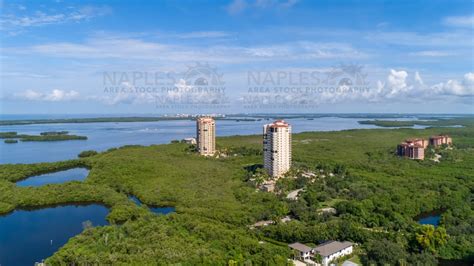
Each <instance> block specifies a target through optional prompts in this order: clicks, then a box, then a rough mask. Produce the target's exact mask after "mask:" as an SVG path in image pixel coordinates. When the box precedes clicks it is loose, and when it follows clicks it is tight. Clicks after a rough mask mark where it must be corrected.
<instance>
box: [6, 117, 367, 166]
mask: <svg viewBox="0 0 474 266" xmlns="http://www.w3.org/2000/svg"><path fill="white" fill-rule="evenodd" d="M359 120H361V119H359V118H338V117H322V118H315V119H314V120H307V119H303V118H300V119H287V121H288V122H289V123H290V124H291V125H292V126H293V132H295V133H298V132H303V131H331V130H344V129H355V128H376V126H373V125H361V124H359V123H357V121H359ZM269 122H270V121H266V120H261V121H241V122H236V121H230V120H218V121H217V122H216V123H217V128H216V134H217V135H218V136H231V135H250V134H261V133H262V126H263V124H266V123H269ZM62 130H65V131H69V132H70V134H77V135H84V136H87V137H88V139H87V140H71V141H54V142H21V141H20V142H18V143H16V144H5V143H3V142H0V163H2V164H4V163H36V162H54V161H61V160H67V159H73V158H77V155H78V154H79V153H80V152H81V151H84V150H96V151H104V150H107V149H109V148H113V147H120V146H123V145H128V144H138V145H151V144H163V143H169V142H170V141H171V140H173V139H183V138H186V137H194V136H195V134H196V132H195V131H196V129H195V122H194V121H190V120H175V121H159V122H135V123H84V124H39V125H16V126H0V132H6V131H16V132H18V133H24V134H39V133H41V132H44V131H62Z"/></svg>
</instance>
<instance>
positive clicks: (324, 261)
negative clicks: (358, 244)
mask: <svg viewBox="0 0 474 266" xmlns="http://www.w3.org/2000/svg"><path fill="white" fill-rule="evenodd" d="M288 246H289V247H290V248H291V249H293V250H294V251H295V252H296V254H295V258H296V259H298V260H302V261H305V262H314V261H313V260H315V256H316V255H317V254H319V255H320V256H321V265H323V266H328V265H329V264H330V263H331V262H333V261H335V260H337V259H338V258H340V257H343V256H347V255H350V254H352V252H353V251H354V250H353V246H354V244H353V243H351V242H349V241H344V242H339V241H329V242H326V243H323V244H321V245H319V246H317V247H315V248H312V247H309V246H306V245H304V244H301V243H298V242H296V243H293V244H289V245H288ZM311 259H313V260H311Z"/></svg>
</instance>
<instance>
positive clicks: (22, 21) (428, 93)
mask: <svg viewBox="0 0 474 266" xmlns="http://www.w3.org/2000/svg"><path fill="white" fill-rule="evenodd" d="M0 3H1V13H0V16H1V17H0V31H1V32H0V34H1V36H2V37H1V50H0V51H1V54H0V56H1V57H0V59H1V76H0V79H1V80H0V81H1V83H0V85H1V98H0V103H1V106H0V108H1V112H2V113H12V114H13V113H41V114H43V113H152V114H155V113H156V114H160V113H178V112H193V113H203V112H216V113H235V112H249V113H252V112H300V111H304V112H315V113H325V112H358V113H365V112H391V113H406V112H419V113H474V112H473V111H474V110H473V100H474V98H473V97H474V88H473V87H474V63H473V62H474V35H473V33H474V15H473V14H474V11H473V8H474V2H472V1H396V2H395V1H390V2H389V1H343V0H340V1H330V0H328V1H323V0H318V1H304V0H300V1H298V0H285V1H283V0H282V1H278V0H252V1H251V0H234V1H133V2H131V1H118V0H115V1H50V2H48V1H2V2H0ZM199 66H201V67H199ZM344 66H346V68H344ZM347 66H359V68H358V69H359V70H358V71H359V74H362V76H363V80H364V88H365V90H362V91H354V90H350V89H349V90H347V87H341V86H344V84H343V85H341V83H340V82H339V83H338V81H339V79H341V78H342V77H344V76H347V75H348V72H344V71H342V72H341V71H340V70H341V69H343V70H344V69H348V68H347ZM199 69H201V70H202V69H204V73H203V72H202V71H201V70H199ZM206 69H207V72H206ZM352 69H354V68H352ZM193 71H198V72H199V71H201V73H200V74H202V75H204V76H205V79H206V82H208V81H211V79H212V77H211V76H216V77H217V76H218V77H219V82H218V83H219V84H218V86H217V85H216V86H214V87H219V89H220V91H219V92H217V93H216V92H215V91H213V92H209V91H206V92H204V93H203V92H201V91H196V89H197V88H199V84H197V83H193V81H190V80H189V78H190V76H189V73H193ZM104 73H108V74H110V73H122V74H123V73H125V76H127V77H128V79H126V80H124V79H122V80H121V81H120V82H119V83H115V84H113V85H114V87H117V88H120V90H118V91H111V90H109V89H110V86H109V85H111V84H104V75H105V74H104ZM133 73H139V74H135V75H140V76H144V75H150V76H153V77H154V78H153V80H154V81H156V79H155V77H156V75H158V74H159V76H160V77H161V76H164V77H169V76H172V77H173V78H172V79H166V81H165V83H166V84H165V85H163V84H162V83H163V82H161V83H159V84H157V83H156V82H154V83H153V84H145V83H146V81H144V80H143V79H141V80H140V79H135V80H131V78H130V77H131V76H133ZM256 73H260V74H262V75H267V77H268V76H269V77H272V78H275V77H290V76H292V77H298V78H296V81H295V80H289V79H288V78H287V79H285V78H283V79H282V80H280V82H279V83H278V84H275V82H274V81H275V80H273V83H268V82H267V83H265V84H258V90H255V87H256V86H254V85H255V84H249V75H251V74H252V75H255V74H256ZM331 73H342V74H341V76H338V77H337V79H338V80H337V82H336V84H335V85H334V84H332V85H331V86H333V88H334V86H336V88H338V90H335V91H334V90H329V89H328V87H330V85H329V84H326V83H324V82H321V81H319V79H321V80H322V79H324V77H327V76H328V75H329V74H331ZM305 76H310V77H314V76H317V77H318V82H314V80H313V82H310V84H309V86H310V87H311V88H316V87H318V88H319V89H321V88H322V90H319V91H317V92H315V91H314V90H313V91H312V93H308V92H307V91H306V92H305V89H308V84H307V83H306V82H305V80H304V79H302V78H301V77H305ZM348 78H349V79H350V80H351V82H353V83H354V82H355V78H354V77H352V76H350V75H349V76H348ZM144 85H146V86H148V87H153V88H154V89H155V90H154V91H152V92H150V91H140V90H138V89H137V88H140V87H144ZM201 85H202V84H201ZM214 85H215V84H214ZM276 85H278V86H282V87H286V88H288V87H290V88H292V89H291V90H289V91H288V90H286V91H277V90H276ZM359 85H360V84H359ZM206 86H207V87H205V88H213V87H212V86H211V84H206ZM352 86H355V84H352ZM164 87H167V88H168V87H173V88H174V90H172V91H164V90H163V89H164ZM341 88H342V89H341ZM344 89H345V90H344ZM157 97H158V98H159V97H161V98H160V99H165V101H168V103H169V104H157ZM186 97H190V98H192V100H191V101H189V100H183V99H184V98H186ZM249 101H251V103H250V102H249ZM255 103H257V104H255ZM280 107H281V108H280Z"/></svg>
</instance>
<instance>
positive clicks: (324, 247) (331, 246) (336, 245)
mask: <svg viewBox="0 0 474 266" xmlns="http://www.w3.org/2000/svg"><path fill="white" fill-rule="evenodd" d="M352 245H354V244H352V243H351V242H349V241H344V242H339V241H329V242H326V243H324V244H321V245H319V246H317V247H316V248H314V250H315V251H316V252H318V253H319V254H320V255H321V256H323V257H327V256H330V255H332V254H334V253H337V252H338V251H341V250H343V249H345V248H348V247H350V246H352Z"/></svg>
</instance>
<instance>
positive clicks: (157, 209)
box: [128, 196, 176, 214]
mask: <svg viewBox="0 0 474 266" xmlns="http://www.w3.org/2000/svg"><path fill="white" fill-rule="evenodd" d="M128 198H129V199H130V200H131V201H133V202H135V204H137V205H138V206H142V205H143V203H142V202H141V201H140V200H139V199H138V198H137V197H135V196H129V197H128ZM145 206H147V207H148V209H150V211H151V212H153V213H156V214H168V213H172V212H175V211H176V209H175V208H174V207H153V206H148V205H145Z"/></svg>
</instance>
